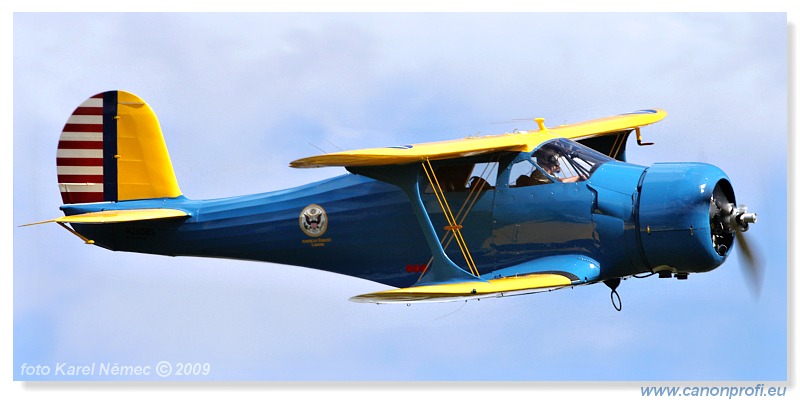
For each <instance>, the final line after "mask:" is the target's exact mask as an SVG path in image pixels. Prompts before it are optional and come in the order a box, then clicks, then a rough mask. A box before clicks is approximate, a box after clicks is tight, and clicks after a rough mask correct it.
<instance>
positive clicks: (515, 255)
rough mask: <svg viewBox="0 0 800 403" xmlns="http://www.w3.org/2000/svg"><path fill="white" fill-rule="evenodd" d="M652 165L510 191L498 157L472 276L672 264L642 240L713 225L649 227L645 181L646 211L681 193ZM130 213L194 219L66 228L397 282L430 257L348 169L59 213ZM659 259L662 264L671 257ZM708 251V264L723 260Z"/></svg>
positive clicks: (416, 274)
mask: <svg viewBox="0 0 800 403" xmlns="http://www.w3.org/2000/svg"><path fill="white" fill-rule="evenodd" d="M658 166H659V164H656V165H654V167H652V168H645V167H641V166H636V165H631V164H626V163H621V162H616V161H615V162H607V163H605V164H603V165H601V166H599V167H598V169H596V170H595V171H594V172H593V173H592V176H591V177H590V178H589V179H588V180H585V181H580V182H576V183H561V182H554V183H549V184H545V185H538V186H528V187H513V186H509V182H510V179H509V175H510V173H509V172H508V171H509V170H508V169H505V168H506V167H507V164H506V165H502V164H501V166H500V172H499V174H498V175H497V183H496V184H495V185H494V186H492V187H491V188H487V189H485V190H483V191H481V192H480V194H479V197H478V198H477V200H476V201H475V203H474V205H472V206H471V207H469V213H468V214H467V215H466V219H465V220H464V222H463V229H462V232H463V234H464V238H465V239H466V243H467V245H468V247H469V251H470V253H471V256H472V258H473V259H474V261H475V263H476V266H477V268H478V271H479V272H480V274H481V275H484V274H488V273H491V272H495V271H497V270H501V269H503V268H506V267H510V266H514V265H517V264H520V263H524V262H526V261H531V260H534V259H537V258H541V257H545V256H553V255H563V254H573V255H583V256H587V257H591V258H592V259H594V260H596V261H597V262H599V263H600V267H601V268H602V271H601V273H600V278H599V279H598V280H604V279H610V278H619V277H624V276H627V275H631V274H635V273H640V272H645V271H650V270H654V268H657V267H660V266H665V267H667V266H668V267H675V264H673V263H671V262H660V261H652V259H648V256H651V255H652V256H655V252H653V253H651V252H649V251H648V250H647V248H648V240H647V239H643V238H647V237H652V236H654V235H658V236H661V237H662V239H661V241H659V242H666V243H667V244H668V245H667V246H669V245H672V246H674V247H675V248H679V249H682V250H686V248H689V247H690V244H691V245H694V244H695V243H697V241H698V239H699V238H700V237H701V236H704V237H709V238H710V235H705V234H704V232H710V229H709V224H708V219H707V217H706V218H703V217H702V214H701V215H700V216H699V218H698V217H694V218H691V220H690V221H687V222H686V223H676V224H674V225H671V226H662V227H658V228H655V225H650V224H649V221H648V222H647V223H645V222H642V217H640V213H639V211H640V203H641V201H642V196H643V190H642V189H643V186H644V195H645V196H646V197H650V198H655V199H654V200H655V201H653V202H652V203H653V204H652V205H653V206H655V205H657V204H658V203H661V204H662V205H664V206H667V207H666V208H669V206H670V203H669V202H668V201H663V200H662V199H664V200H669V199H670V198H671V197H674V196H678V197H683V196H682V195H679V194H677V193H679V191H676V190H675V189H672V188H670V186H673V184H666V185H665V184H658V186H659V188H658V189H659V190H656V189H655V185H654V186H653V190H652V191H650V190H648V189H647V187H646V186H647V185H646V182H647V181H646V179H647V177H648V174H647V172H648V169H649V170H651V171H652V170H653V169H655V167H658ZM692 167H694V168H692ZM709 167H710V166H697V165H690V166H689V168H686V166H684V165H680V169H678V167H677V164H676V167H671V165H669V164H665V165H664V166H663V167H662V168H659V169H657V170H661V171H665V170H666V174H664V175H666V176H667V177H674V178H676V181H682V182H685V178H686V177H687V175H686V172H687V169H688V170H689V171H691V170H692V169H694V170H700V171H703V172H706V171H704V170H708V171H709V172H713V173H714V175H717V176H718V175H719V174H718V173H717V171H718V169H717V171H714V170H713V169H712V168H713V167H710V168H709ZM714 169H716V168H714ZM719 172H720V173H721V171H719ZM703 175H705V174H701V175H700V176H701V177H704V178H705V179H698V180H700V181H702V180H705V181H706V182H710V183H711V184H710V186H711V188H713V186H714V183H715V181H717V180H718V178H717V177H713V178H712V177H711V176H713V175H711V176H709V175H705V176H703ZM723 175H724V174H723ZM695 182H696V181H695ZM681 186H682V187H681V189H684V188H687V189H690V193H691V192H693V191H692V190H691V189H697V188H698V186H701V184H698V183H690V184H688V185H681ZM421 193H422V201H423V203H424V205H425V208H426V210H427V211H428V213H429V215H430V217H431V221H432V223H433V224H434V228H436V230H437V234H438V235H439V236H440V237H443V236H444V233H445V231H444V229H443V228H444V227H445V226H446V225H447V224H446V222H445V219H444V217H443V213H442V209H441V208H440V207H439V204H438V203H437V201H436V199H435V198H434V195H433V194H431V193H427V192H424V191H423V192H421ZM662 193H663V194H662ZM468 195H469V193H468V192H451V193H447V202H448V203H449V206H450V207H451V209H452V210H453V211H454V212H456V211H459V210H460V209H461V207H462V205H463V204H464V202H465V200H466V199H467V198H468ZM698 197H699V199H698ZM705 198H706V197H705V196H703V195H700V196H697V195H694V194H691V195H688V196H686V200H684V199H681V200H680V201H679V202H678V203H679V206H686V207H685V208H686V211H681V212H678V213H680V214H683V215H686V216H690V215H691V214H690V210H691V211H694V210H698V209H697V208H696V207H692V206H694V205H697V204H698V203H699V204H700V205H701V207H700V208H699V211H701V212H702V211H703V208H705V209H706V211H707V209H708V207H707V204H706V207H702V203H703V200H705ZM688 199H691V200H688ZM694 199H698V200H699V201H698V200H694ZM705 203H707V201H705ZM311 205H316V206H319V207H320V208H321V209H324V212H325V215H326V217H325V222H324V226H325V227H324V232H322V233H321V234H313V235H309V234H308V233H307V232H305V231H303V225H304V221H303V220H304V217H303V212H304V211H307V210H306V208H307V207H308V206H311ZM690 205H691V206H690ZM130 208H172V209H179V210H183V211H186V212H188V213H189V214H190V215H191V217H189V218H188V219H169V220H151V221H138V222H132V223H118V224H111V225H92V224H87V225H79V224H75V225H74V228H75V229H76V230H77V231H78V232H79V233H81V234H82V235H84V236H85V237H87V238H89V239H91V240H93V241H94V242H95V244H96V245H99V246H102V247H104V248H108V249H111V250H120V251H131V252H141V253H150V254H159V255H169V256H203V257H218V258H231V259H243V260H254V261H264V262H273V263H280V264H287V265H294V266H303V267H309V268H314V269H319V270H325V271H330V272H335V273H340V274H344V275H348V276H354V277H359V278H364V279H368V280H372V281H376V282H379V283H383V284H387V285H390V286H395V287H407V286H410V285H412V284H414V283H415V282H417V280H418V279H419V278H420V271H421V270H422V268H424V267H425V265H427V264H428V262H429V260H430V259H431V250H430V248H429V245H428V244H427V243H426V240H425V237H424V235H423V233H422V230H421V229H420V224H419V221H418V219H417V216H416V215H415V213H414V210H413V208H412V206H411V203H410V202H409V198H408V197H407V195H406V193H404V192H403V191H401V190H400V188H398V187H397V186H395V185H391V184H388V183H384V182H382V181H378V180H374V179H370V178H367V177H364V176H361V175H356V174H346V175H343V176H338V177H335V178H332V179H328V180H324V181H321V182H316V183H313V184H309V185H305V186H301V187H297V188H293V189H287V190H282V191H277V192H269V193H262V194H256V195H249V196H239V197H231V198H224V199H216V200H202V201H196V200H190V199H187V198H185V197H178V198H169V199H157V200H153V199H151V200H141V201H126V202H117V203H95V204H88V205H67V206H63V207H62V209H63V210H64V211H65V213H66V214H68V215H71V214H78V213H83V212H88V211H98V210H101V209H130ZM660 208H661V207H656V208H655V210H653V209H651V208H646V206H642V207H641V211H642V213H646V214H650V215H653V218H652V220H653V223H661V224H664V223H665V222H667V221H665V220H661V221H659V217H662V216H663V214H662V213H667V212H663V211H658V210H659V209H660ZM681 208H683V207H681ZM669 213H670V214H672V213H673V212H669ZM706 214H707V213H706ZM648 217H649V216H648ZM649 219H650V218H648V220H649ZM687 220H689V218H687ZM684 224H685V225H684ZM645 227H647V228H645ZM659 231H660V232H659ZM690 232H691V234H690ZM659 234H660V235H659ZM665 237H666V238H665ZM667 238H669V239H667ZM691 238H695V239H691ZM701 243H703V245H705V243H707V242H705V241H703V242H701ZM700 248H701V249H702V248H705V246H700ZM446 252H447V255H448V256H449V257H450V258H451V259H452V261H453V262H454V263H456V264H457V265H459V266H461V267H464V264H465V263H464V258H463V257H462V254H461V252H460V251H459V249H458V247H457V246H456V243H455V242H453V243H452V244H450V245H449V246H448V247H447V248H446ZM658 253H662V252H660V251H659V252H658ZM702 253H707V251H705V250H703V251H702ZM662 254H664V255H666V256H667V257H666V258H667V259H669V257H668V256H669V253H668V252H664V253H662ZM711 255H712V258H711V260H712V261H711V262H710V265H711V266H713V267H716V265H718V264H720V263H721V262H722V259H723V258H724V257H723V256H717V257H718V259H717V258H714V257H713V255H714V254H713V253H712V254H711ZM687 259H689V260H692V259H693V258H692V257H691V256H689V257H687ZM649 260H651V261H649ZM676 264H682V263H679V262H678V263H676ZM713 267H709V268H705V266H704V267H701V268H699V269H698V268H695V267H692V268H687V269H686V270H685V271H705V270H710V269H712V268H713ZM679 269H680V268H679Z"/></svg>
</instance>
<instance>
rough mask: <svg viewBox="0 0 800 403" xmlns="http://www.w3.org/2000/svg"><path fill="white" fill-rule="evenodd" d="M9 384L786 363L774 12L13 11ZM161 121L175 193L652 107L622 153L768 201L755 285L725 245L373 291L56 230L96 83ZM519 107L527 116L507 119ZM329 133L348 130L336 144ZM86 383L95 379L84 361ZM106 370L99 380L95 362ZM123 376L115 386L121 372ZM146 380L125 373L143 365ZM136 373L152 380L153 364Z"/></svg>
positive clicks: (779, 77) (776, 373)
mask: <svg viewBox="0 0 800 403" xmlns="http://www.w3.org/2000/svg"><path fill="white" fill-rule="evenodd" d="M13 23H14V31H13V33H14V39H13V40H14V42H13V45H14V58H13V68H14V76H13V86H14V87H13V107H14V114H13V118H14V127H13V130H14V137H13V141H14V143H13V162H14V166H13V181H14V194H13V202H14V209H13V225H14V226H15V227H14V229H13V240H14V246H13V268H14V271H13V275H14V277H13V291H14V299H13V342H14V347H13V355H14V356H13V365H12V369H13V371H14V372H13V376H14V378H15V379H17V380H22V379H26V380H45V379H58V380H62V379H63V377H55V376H50V377H46V376H45V377H42V376H28V377H26V376H24V375H21V374H20V368H21V367H22V365H23V364H27V365H36V364H41V365H49V366H55V364H56V363H59V362H67V363H69V364H76V365H80V364H87V363H93V362H96V363H101V362H110V363H120V364H122V365H155V364H156V363H158V362H160V361H169V362H171V363H179V362H200V363H206V362H208V363H210V365H211V367H212V372H211V374H209V375H208V376H200V377H196V378H191V379H193V380H201V381H202V380H226V381H233V380H270V381H289V380H304V381H328V380H333V381H351V380H356V381H396V380H400V381H423V380H424V381H427V380H434V381H451V380H453V381H473V380H480V381H511V380H513V381H546V382H550V381H572V382H583V381H633V382H645V381H717V382H721V381H733V382H752V381H765V380H766V381H775V382H778V381H783V380H786V379H787V376H788V374H787V365H788V363H787V357H788V351H789V350H788V344H787V287H786V283H787V244H786V234H787V220H786V215H787V205H786V198H787V193H786V185H787V148H788V146H789V145H791V144H789V143H787V130H788V127H787V96H788V93H787V85H788V84H787V78H786V77H787V75H786V71H787V53H786V49H787V41H786V38H787V24H786V14H781V13H775V14H772V13H758V14H747V13H745V14H718V13H710V14H688V13H643V14H590V13H570V14H559V13H553V14H550V13H538V14H537V13H512V14H505V13H493V14H482V13H481V14H448V13H445V14H413V13H411V14H348V13H344V14H224V15H223V14H82V13H76V14H16V15H14V19H13ZM111 89H124V90H126V91H130V92H133V93H135V94H137V95H139V96H140V97H142V98H143V99H145V100H146V101H147V102H148V103H149V104H150V105H151V106H152V107H153V109H154V110H155V112H156V113H157V114H158V116H159V119H160V122H161V125H162V128H163V131H164V133H165V138H166V142H167V146H168V147H169V150H170V155H171V157H172V162H173V165H174V167H175V171H176V175H177V177H178V181H179V183H180V186H181V189H182V190H183V192H184V194H185V195H186V196H187V197H190V198H196V199H204V198H215V197H223V196H231V195H238V194H247V193H255V192H264V191H270V190H276V189H282V188H286V187H291V186H295V185H299V184H304V183H308V182H310V181H314V180H318V179H323V178H327V177H332V176H335V175H338V174H341V173H343V172H344V171H343V170H340V169H335V168H331V169H317V170H293V169H290V168H288V163H289V162H290V161H292V160H294V159H296V158H300V157H304V156H308V155H313V154H317V153H318V152H319V150H318V149H317V148H315V146H316V147H320V148H322V149H326V150H329V151H335V150H336V147H339V148H342V149H349V148H362V147H371V146H383V145H394V144H406V143H413V142H422V141H434V140H443V139H450V138H458V137H464V136H466V135H472V134H475V133H476V132H478V131H480V132H481V133H482V134H490V133H499V132H503V131H507V130H513V129H514V128H520V129H525V127H524V126H521V125H524V124H526V123H520V122H515V123H514V124H511V125H508V124H506V125H502V124H500V125H498V124H494V122H499V121H509V120H513V119H518V118H533V117H539V116H541V117H545V118H546V122H547V123H548V124H549V125H556V124H561V123H569V122H578V121H581V120H586V119H592V118H596V117H602V116H607V115H612V114H618V113H623V112H628V111H633V110H637V109H643V108H650V107H658V108H662V109H665V110H667V112H668V113H669V115H668V116H667V118H666V119H665V120H664V121H662V122H661V123H658V124H656V125H654V126H651V127H648V128H646V129H645V130H644V135H645V137H646V139H647V140H648V141H654V142H655V143H656V145H655V146H652V147H644V148H640V147H636V146H635V143H633V142H632V143H631V144H629V149H628V157H629V161H630V162H633V163H638V164H643V165H649V164H651V163H653V162H660V161H703V162H709V163H712V164H715V165H717V166H719V167H721V168H722V169H723V170H724V171H726V173H727V174H728V176H729V177H730V178H731V179H732V181H733V184H734V188H735V190H736V192H737V200H738V201H739V202H740V203H743V204H747V205H748V207H749V208H750V210H751V211H755V212H757V213H758V214H759V216H758V219H759V221H758V223H757V224H756V225H754V226H753V228H752V230H751V231H749V232H748V233H747V236H748V238H749V240H750V241H751V243H752V244H753V245H754V246H755V247H757V248H758V249H759V250H760V251H761V253H762V254H763V256H764V259H765V265H766V273H767V274H766V277H765V280H764V284H763V290H762V292H761V296H760V298H758V299H756V298H754V297H753V296H752V295H751V293H750V291H749V289H748V287H747V284H746V277H745V276H744V273H743V270H742V268H741V267H740V265H739V261H738V258H737V257H736V256H735V255H734V256H733V257H732V258H730V259H728V261H727V262H726V263H725V264H724V265H723V266H722V267H720V268H719V269H717V270H715V271H713V272H710V273H707V274H702V275H692V276H690V278H689V280H688V281H680V282H679V281H676V280H663V279H661V280H660V279H657V278H655V277H651V278H647V279H631V280H628V281H625V282H623V284H622V285H621V286H620V288H619V290H618V291H619V293H620V295H621V296H622V300H623V303H624V309H623V311H622V312H616V311H615V310H614V309H613V308H612V306H611V303H610V300H609V295H608V294H609V290H608V289H607V288H606V287H604V286H602V285H597V286H591V287H580V288H577V289H574V290H563V291H559V292H553V293H546V294H541V295H533V296H523V297H514V298H502V299H492V300H482V301H479V302H469V303H466V304H462V303H456V304H423V305H415V306H411V307H407V306H402V305H401V306H385V305H381V306H377V305H371V304H355V303H351V302H349V301H348V298H349V297H351V296H353V295H357V294H361V293H365V292H372V291H377V290H381V289H384V288H385V287H384V286H382V285H379V284H375V283H371V282H367V281H364V280H359V279H352V278H347V277H342V276H338V275H334V274H329V273H323V272H318V271H314V270H310V269H304V268H297V267H289V266H280V265H272V264H264V263H252V262H236V261H229V260H206V259H196V258H167V257H160V256H146V255H135V254H126V253H114V252H110V251H107V250H104V249H101V248H97V247H92V246H87V245H84V244H83V243H82V242H81V241H80V240H79V239H77V238H75V237H73V236H72V235H70V234H69V233H67V232H66V231H64V230H63V229H61V228H59V227H58V226H57V225H47V226H36V227H26V228H17V227H16V226H17V225H20V224H24V223H28V222H33V221H39V220H43V219H49V218H54V217H57V216H59V215H60V212H59V211H58V206H59V205H60V203H61V201H60V196H59V193H58V189H57V186H56V180H55V177H56V175H55V150H56V144H57V141H58V136H59V134H60V131H61V128H62V126H63V124H64V122H65V121H66V119H67V117H68V116H69V114H70V113H71V112H72V110H73V109H74V108H75V107H76V106H77V105H78V104H80V103H81V102H82V101H83V100H84V99H86V98H87V97H89V96H91V95H93V94H95V93H98V92H102V91H105V90H111ZM515 125H516V126H515ZM334 145H335V146H336V147H334ZM79 379H98V378H97V377H87V378H79ZM103 379H109V378H103ZM113 379H117V378H113ZM137 379H138V378H137ZM143 379H147V380H160V378H158V377H157V376H151V377H145V378H143Z"/></svg>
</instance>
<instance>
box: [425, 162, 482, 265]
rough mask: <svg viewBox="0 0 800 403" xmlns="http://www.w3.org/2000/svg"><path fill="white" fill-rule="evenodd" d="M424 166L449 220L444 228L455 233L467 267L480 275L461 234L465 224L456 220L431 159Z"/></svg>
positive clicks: (437, 198)
mask: <svg viewBox="0 0 800 403" xmlns="http://www.w3.org/2000/svg"><path fill="white" fill-rule="evenodd" d="M422 168H423V170H424V171H425V176H427V177H428V182H430V184H431V188H432V189H433V194H434V195H436V200H437V201H438V202H439V206H440V207H441V208H442V212H444V217H445V219H446V220H447V226H446V227H444V229H445V230H447V231H448V232H450V233H452V234H453V238H454V239H455V240H456V243H457V244H458V248H459V249H460V250H461V253H462V254H463V255H464V261H466V262H467V268H469V272H470V273H471V274H472V275H473V276H475V277H480V273H478V267H477V266H476V265H475V261H474V260H472V255H471V254H470V253H469V249H468V248H467V242H466V240H464V235H463V234H461V228H463V226H462V225H461V224H460V223H459V222H458V221H456V218H455V216H453V211H452V210H450V205H449V204H448V203H447V199H446V198H445V196H444V190H442V187H441V185H439V180H438V179H437V178H436V173H435V172H434V170H433V165H431V161H430V160H429V159H427V158H426V159H425V162H424V163H423V164H422Z"/></svg>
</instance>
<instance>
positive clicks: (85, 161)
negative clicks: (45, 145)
mask: <svg viewBox="0 0 800 403" xmlns="http://www.w3.org/2000/svg"><path fill="white" fill-rule="evenodd" d="M56 165H57V172H58V186H59V190H60V191H61V198H62V200H63V202H64V204H75V203H94V202H104V201H114V202H115V201H124V200H139V199H152V198H163V197H170V198H171V197H178V196H180V195H181V191H180V188H179V187H178V182H177V179H176V178H175V172H174V171H173V169H172V162H171V161H170V158H169V153H168V152H167V146H166V143H165V142H164V136H163V135H162V133H161V126H160V125H159V123H158V119H157V118H156V115H155V113H154V112H153V110H152V109H151V108H150V106H149V105H147V103H145V102H144V101H143V100H142V99H141V98H139V97H137V96H136V95H134V94H131V93H128V92H125V91H107V92H103V93H100V94H97V95H94V96H92V97H91V98H89V99H87V100H86V101H85V102H84V103H82V104H81V105H80V106H78V108H76V109H75V111H74V112H73V113H72V115H71V116H70V117H69V119H68V120H67V123H66V125H64V129H63V130H62V132H61V137H60V139H59V142H58V152H57V155H56Z"/></svg>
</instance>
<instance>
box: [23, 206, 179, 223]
mask: <svg viewBox="0 0 800 403" xmlns="http://www.w3.org/2000/svg"><path fill="white" fill-rule="evenodd" d="M190 215H191V214H189V213H187V212H185V211H183V210H175V209H166V208H154V209H136V210H104V211H96V212H93V213H84V214H75V215H69V216H64V217H59V218H56V219H54V220H47V221H40V222H35V223H31V224H25V225H22V227H27V226H29V225H36V224H46V223H51V222H56V223H70V224H113V223H120V222H130V221H144V220H161V219H165V218H177V217H189V216H190Z"/></svg>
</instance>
